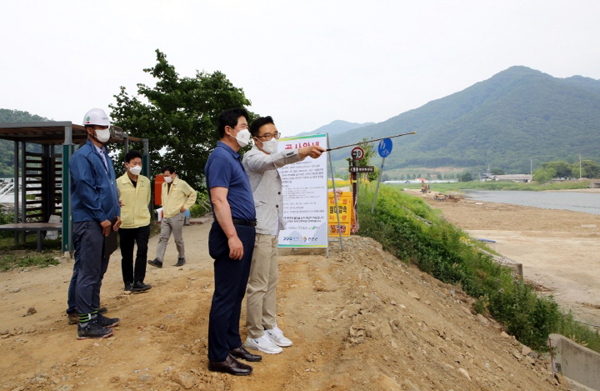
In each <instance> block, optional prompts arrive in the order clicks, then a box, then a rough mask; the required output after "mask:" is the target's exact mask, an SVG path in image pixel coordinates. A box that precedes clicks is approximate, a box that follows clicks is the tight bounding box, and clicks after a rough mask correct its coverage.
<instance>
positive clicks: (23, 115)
mask: <svg viewBox="0 0 600 391" xmlns="http://www.w3.org/2000/svg"><path fill="white" fill-rule="evenodd" d="M48 121H50V120H49V119H48V118H44V117H40V116H39V115H35V114H30V113H28V112H27V111H20V110H10V109H0V123H24V122H48ZM14 149H15V147H14V142H12V141H8V140H0V178H11V177H12V176H13V175H14V174H15V172H14V156H15V155H14Z"/></svg>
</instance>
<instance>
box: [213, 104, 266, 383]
mask: <svg viewBox="0 0 600 391" xmlns="http://www.w3.org/2000/svg"><path fill="white" fill-rule="evenodd" d="M218 130H219V139H220V141H219V142H218V143H217V147H216V148H215V150H214V151H213V152H212V153H211V154H210V157H209V158H208V161H207V163H206V166H205V167H204V174H205V176H206V185H207V187H208V189H209V197H210V202H211V205H212V208H213V215H214V218H215V222H214V223H213V225H212V227H211V230H210V234H209V236H208V250H209V253H210V256H211V257H212V258H214V260H215V262H214V270H215V292H214V294H213V299H212V305H211V309H210V318H209V325H208V359H209V363H208V369H209V370H210V371H216V372H225V373H230V374H232V375H249V374H250V373H252V367H251V366H250V365H246V364H244V363H241V362H239V361H238V360H236V358H242V359H244V360H246V361H260V360H261V359H262V357H261V356H259V355H255V354H251V353H249V352H248V351H247V350H246V349H245V348H244V347H243V346H242V339H241V338H240V331H239V326H240V312H241V309H242V299H243V298H244V294H245V292H246V285H247V283H248V275H249V274H250V264H251V261H252V251H253V249H254V238H255V234H256V230H255V227H256V212H255V209H254V199H253V197H252V188H251V187H250V181H249V179H248V175H247V174H246V172H245V171H244V167H243V166H242V162H241V158H240V155H239V154H238V153H237V152H238V151H239V149H240V148H243V147H245V146H246V145H247V144H248V142H249V141H250V132H249V131H248V112H247V111H246V110H244V109H229V110H226V111H224V112H223V113H221V114H220V115H219V129H218Z"/></svg>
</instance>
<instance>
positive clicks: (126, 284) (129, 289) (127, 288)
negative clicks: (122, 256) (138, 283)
mask: <svg viewBox="0 0 600 391" xmlns="http://www.w3.org/2000/svg"><path fill="white" fill-rule="evenodd" d="M132 287H133V284H132V283H131V282H126V283H125V289H124V291H126V292H131V290H132V289H131V288H132Z"/></svg>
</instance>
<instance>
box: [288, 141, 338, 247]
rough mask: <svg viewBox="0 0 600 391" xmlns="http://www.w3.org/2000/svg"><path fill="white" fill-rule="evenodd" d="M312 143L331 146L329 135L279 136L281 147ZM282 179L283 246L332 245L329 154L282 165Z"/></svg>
mask: <svg viewBox="0 0 600 391" xmlns="http://www.w3.org/2000/svg"><path fill="white" fill-rule="evenodd" d="M310 145H319V146H321V147H323V148H327V135H326V134H317V135H311V136H300V137H288V138H282V139H279V151H284V150H286V149H300V148H302V147H306V146H310ZM279 175H280V176H281V182H282V188H283V189H282V195H283V219H284V220H285V224H286V228H285V229H283V230H281V231H280V232H279V244H278V245H279V247H322V248H326V247H327V246H328V237H327V218H328V215H327V154H325V153H324V154H322V155H321V157H320V158H318V159H312V158H310V157H307V158H306V159H304V160H303V161H300V162H297V163H294V164H288V165H287V166H284V167H282V168H280V169H279Z"/></svg>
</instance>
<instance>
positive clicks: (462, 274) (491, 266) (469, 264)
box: [358, 184, 600, 352]
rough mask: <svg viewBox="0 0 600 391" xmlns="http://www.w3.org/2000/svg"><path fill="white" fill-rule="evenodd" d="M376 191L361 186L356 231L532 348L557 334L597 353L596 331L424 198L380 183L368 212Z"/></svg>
mask: <svg viewBox="0 0 600 391" xmlns="http://www.w3.org/2000/svg"><path fill="white" fill-rule="evenodd" d="M374 190H375V186H374V185H373V184H366V185H363V186H362V187H361V189H360V192H359V202H358V212H359V222H360V231H359V234H361V235H364V236H369V237H372V238H374V239H375V240H377V241H379V242H380V243H381V244H382V245H383V247H384V248H385V249H386V250H387V251H389V252H390V253H392V254H393V255H395V256H396V257H397V258H399V259H401V260H402V261H404V262H410V263H413V264H415V265H417V266H418V267H419V268H420V269H421V270H423V271H424V272H427V273H429V274H431V275H433V276H434V277H435V278H437V279H439V280H441V281H443V282H446V283H450V284H455V285H458V286H460V287H461V288H462V289H463V290H464V291H465V292H466V293H467V294H469V295H471V296H472V297H474V298H476V299H477V301H476V303H475V310H476V311H478V312H481V313H484V314H486V315H491V316H492V317H494V318H495V319H496V320H498V321H499V322H501V323H502V324H503V325H504V327H505V329H506V330H507V331H508V332H509V333H510V334H512V335H514V336H515V337H516V338H517V339H518V340H519V341H520V342H522V343H523V344H525V345H528V346H530V347H531V348H533V349H536V350H540V351H544V350H547V344H546V342H547V340H548V335H549V334H550V333H560V334H563V335H565V336H567V337H569V338H572V339H574V340H575V341H578V342H580V343H583V344H585V345H587V347H589V348H590V349H593V350H595V351H598V352H600V335H598V333H597V332H596V331H593V330H591V329H590V328H589V327H587V326H585V325H582V324H580V323H578V322H576V321H575V319H574V317H573V315H572V314H570V313H564V312H563V311H561V309H560V308H559V306H558V304H557V303H556V302H555V301H554V298H553V297H552V296H550V297H545V296H539V295H538V294H537V292H536V291H535V289H534V287H533V286H531V285H530V284H527V283H524V282H523V281H521V280H515V279H514V278H513V276H512V274H511V270H510V269H508V268H506V267H502V266H500V265H498V264H496V263H495V262H494V261H493V260H492V258H491V257H490V256H488V255H485V254H482V253H481V252H480V251H478V250H477V249H476V247H481V248H486V246H485V245H483V244H482V243H480V242H478V241H476V240H474V239H472V238H469V236H468V235H467V234H466V233H465V232H463V231H461V230H460V229H458V228H457V227H455V226H453V225H452V224H450V223H448V222H446V221H445V220H443V219H442V218H441V217H440V216H439V215H438V214H437V213H436V212H434V211H433V210H432V209H431V208H430V207H429V206H428V205H427V204H426V203H425V202H424V201H423V200H422V199H420V198H419V197H415V196H411V195H409V194H406V193H403V192H402V191H401V190H400V189H398V188H394V187H391V186H384V187H381V188H380V189H379V195H378V197H377V205H376V208H375V212H374V213H371V205H372V202H373V195H374ZM424 220H426V221H428V222H430V223H431V225H428V224H427V223H426V222H425V221H424ZM486 249H487V248H486ZM488 251H489V249H488Z"/></svg>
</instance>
